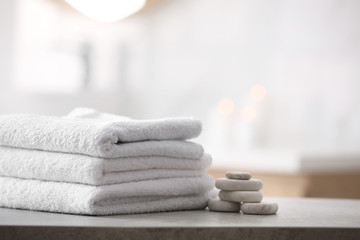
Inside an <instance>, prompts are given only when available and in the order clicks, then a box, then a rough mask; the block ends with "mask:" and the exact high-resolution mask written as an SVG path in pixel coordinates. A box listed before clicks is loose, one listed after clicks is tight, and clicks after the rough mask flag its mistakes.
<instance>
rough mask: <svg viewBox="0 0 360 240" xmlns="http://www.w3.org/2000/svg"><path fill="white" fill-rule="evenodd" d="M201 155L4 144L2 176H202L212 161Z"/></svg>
mask: <svg viewBox="0 0 360 240" xmlns="http://www.w3.org/2000/svg"><path fill="white" fill-rule="evenodd" d="M211 161H212V160H211V156H210V155H209V154H204V155H203V156H202V157H201V158H199V159H181V158H170V157H159V156H149V157H127V158H114V159H105V158H97V157H90V156H86V155H80V154H70V153H58V152H46V151H38V150H29V149H21V148H10V147H0V176H7V177H18V178H26V179H38V180H47V181H60V182H73V183H83V184H90V185H104V184H114V183H125V182H132V181H142V180H149V179H160V178H174V177H175V178H176V177H199V176H203V175H205V172H206V170H207V169H208V168H209V167H210V165H211Z"/></svg>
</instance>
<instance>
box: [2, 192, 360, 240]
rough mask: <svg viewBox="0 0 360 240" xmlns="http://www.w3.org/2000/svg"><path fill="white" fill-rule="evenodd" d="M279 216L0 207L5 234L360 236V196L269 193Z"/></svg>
mask: <svg viewBox="0 0 360 240" xmlns="http://www.w3.org/2000/svg"><path fill="white" fill-rule="evenodd" d="M263 201H275V202H277V203H278V204H279V212H278V213H277V214H276V215H269V216H260V215H245V214H239V213H221V212H210V211H208V210H203V211H180V212H164V213H151V214H135V215H114V216H96V217H94V216H81V215H70V214H59V213H48V212H37V211H27V210H18V209H6V208H0V239H23V238H28V239H30V237H31V238H34V239H36V238H41V239H66V238H69V239H70V238H71V239H99V238H102V239H116V238H128V239H189V238H197V239H219V238H222V239H239V237H242V238H243V239H289V238H291V239H302V238H307V239H319V236H320V237H324V238H326V239H342V238H347V239H360V200H350V199H321V198H265V199H264V200H263Z"/></svg>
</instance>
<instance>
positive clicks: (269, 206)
mask: <svg viewBox="0 0 360 240" xmlns="http://www.w3.org/2000/svg"><path fill="white" fill-rule="evenodd" d="M278 209H279V206H278V204H277V203H266V202H262V203H243V204H242V205H241V211H242V212H243V213H244V214H259V215H269V214H275V213H276V212H277V211H278Z"/></svg>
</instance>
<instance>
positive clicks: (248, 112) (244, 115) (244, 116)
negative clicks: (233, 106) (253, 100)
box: [240, 106, 256, 123]
mask: <svg viewBox="0 0 360 240" xmlns="http://www.w3.org/2000/svg"><path fill="white" fill-rule="evenodd" d="M255 118H256V110H255V108H253V107H251V106H245V107H244V108H243V109H241V111H240V119H241V120H242V121H244V122H246V123H250V122H253V121H254V120H255Z"/></svg>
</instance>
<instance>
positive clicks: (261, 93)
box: [250, 84, 266, 102]
mask: <svg viewBox="0 0 360 240" xmlns="http://www.w3.org/2000/svg"><path fill="white" fill-rule="evenodd" d="M250 95H251V98H252V99H254V100H255V101H257V102H261V101H262V100H264V99H265V97H266V88H265V87H264V86H263V85H261V84H256V85H254V86H253V87H252V88H251V91H250Z"/></svg>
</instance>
